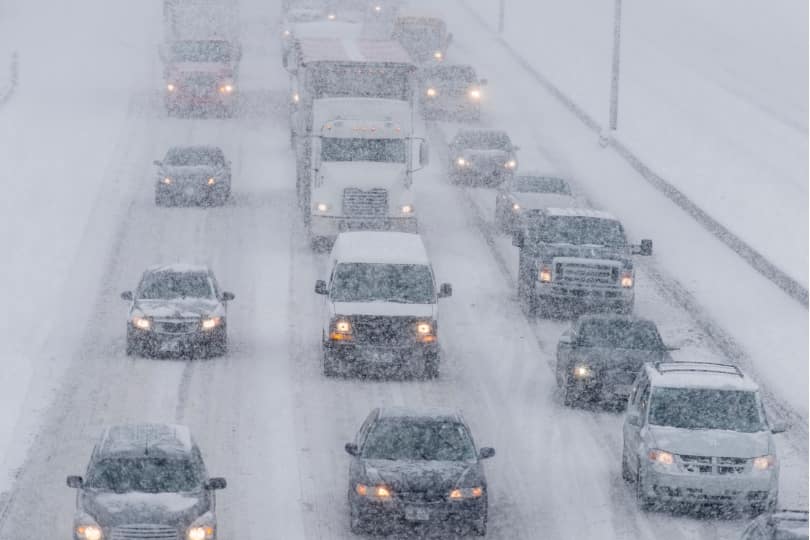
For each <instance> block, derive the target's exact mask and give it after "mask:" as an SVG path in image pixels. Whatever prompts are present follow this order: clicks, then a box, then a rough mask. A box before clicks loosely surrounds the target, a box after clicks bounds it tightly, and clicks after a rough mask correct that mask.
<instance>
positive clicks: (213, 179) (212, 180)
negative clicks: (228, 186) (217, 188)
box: [206, 176, 217, 186]
mask: <svg viewBox="0 0 810 540" xmlns="http://www.w3.org/2000/svg"><path fill="white" fill-rule="evenodd" d="M216 183H217V179H216V178H214V177H213V176H212V177H211V178H209V179H208V181H207V182H206V184H208V185H209V186H213V185H214V184H216Z"/></svg>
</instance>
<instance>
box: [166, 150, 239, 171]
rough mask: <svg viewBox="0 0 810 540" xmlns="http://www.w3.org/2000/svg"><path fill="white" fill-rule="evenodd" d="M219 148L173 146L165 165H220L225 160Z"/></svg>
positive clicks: (167, 155)
mask: <svg viewBox="0 0 810 540" xmlns="http://www.w3.org/2000/svg"><path fill="white" fill-rule="evenodd" d="M223 161H224V160H223V158H222V155H221V154H220V152H219V151H218V150H214V149H210V148H172V149H171V150H169V151H168V152H167V153H166V158H165V159H164V160H163V163H164V164H165V165H171V166H174V167H189V166H194V165H206V166H219V165H222V162H223Z"/></svg>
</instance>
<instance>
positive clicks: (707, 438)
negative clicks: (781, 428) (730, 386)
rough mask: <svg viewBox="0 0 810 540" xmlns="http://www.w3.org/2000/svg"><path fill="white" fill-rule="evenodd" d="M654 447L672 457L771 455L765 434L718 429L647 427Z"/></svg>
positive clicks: (769, 436)
mask: <svg viewBox="0 0 810 540" xmlns="http://www.w3.org/2000/svg"><path fill="white" fill-rule="evenodd" d="M648 433H649V438H650V442H651V443H652V447H653V448H659V449H661V450H666V451H667V452H672V453H673V454H685V455H692V456H717V457H735V458H754V457H758V456H764V455H766V454H771V453H773V452H772V451H771V434H770V432H768V431H760V432H756V433H741V432H738V431H727V430H720V429H681V428H674V427H666V426H653V425H651V426H649V432H648Z"/></svg>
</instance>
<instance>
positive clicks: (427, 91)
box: [425, 88, 438, 97]
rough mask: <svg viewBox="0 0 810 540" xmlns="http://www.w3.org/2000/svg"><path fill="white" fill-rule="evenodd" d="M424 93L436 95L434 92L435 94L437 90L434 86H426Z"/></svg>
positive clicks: (429, 95) (431, 95)
mask: <svg viewBox="0 0 810 540" xmlns="http://www.w3.org/2000/svg"><path fill="white" fill-rule="evenodd" d="M425 93H426V94H427V96H428V97H436V94H437V93H438V92H436V89H435V88H428V89H427V90H426V91H425Z"/></svg>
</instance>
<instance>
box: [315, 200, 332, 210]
mask: <svg viewBox="0 0 810 540" xmlns="http://www.w3.org/2000/svg"><path fill="white" fill-rule="evenodd" d="M315 210H317V211H318V212H326V211H327V210H329V205H328V204H326V203H325V202H319V203H316V204H315Z"/></svg>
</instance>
